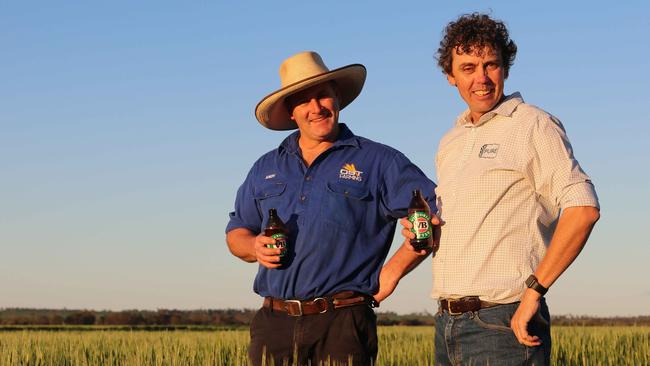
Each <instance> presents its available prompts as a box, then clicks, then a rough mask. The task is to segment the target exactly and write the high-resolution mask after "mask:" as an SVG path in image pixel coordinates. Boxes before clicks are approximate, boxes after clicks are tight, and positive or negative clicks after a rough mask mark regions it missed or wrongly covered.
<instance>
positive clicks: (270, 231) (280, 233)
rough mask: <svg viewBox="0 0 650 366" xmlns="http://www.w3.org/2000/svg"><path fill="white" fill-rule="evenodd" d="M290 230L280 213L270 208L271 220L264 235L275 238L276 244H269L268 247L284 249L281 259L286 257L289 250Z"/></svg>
mask: <svg viewBox="0 0 650 366" xmlns="http://www.w3.org/2000/svg"><path fill="white" fill-rule="evenodd" d="M288 234H289V230H287V227H286V226H285V225H284V222H282V220H281V219H280V217H278V213H277V211H276V210H275V209H274V208H271V209H269V221H268V222H267V224H266V227H265V228H264V236H269V237H271V238H273V239H275V244H267V245H266V247H267V248H279V249H282V251H281V252H280V254H279V256H280V260H282V258H283V257H284V255H285V254H286V252H287V237H288Z"/></svg>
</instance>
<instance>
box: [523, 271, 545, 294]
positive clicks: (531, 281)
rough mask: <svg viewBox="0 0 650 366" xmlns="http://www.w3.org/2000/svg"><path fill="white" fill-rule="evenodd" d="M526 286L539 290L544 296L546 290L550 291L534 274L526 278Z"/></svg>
mask: <svg viewBox="0 0 650 366" xmlns="http://www.w3.org/2000/svg"><path fill="white" fill-rule="evenodd" d="M526 287H528V288H532V289H533V290H535V291H537V292H539V294H540V295H542V296H544V294H545V293H546V291H548V289H547V288H546V287H544V286H542V285H540V284H539V281H537V277H535V275H534V274H532V275H530V277H528V279H527V280H526Z"/></svg>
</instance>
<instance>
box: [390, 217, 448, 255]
mask: <svg viewBox="0 0 650 366" xmlns="http://www.w3.org/2000/svg"><path fill="white" fill-rule="evenodd" d="M399 223H400V224H402V226H403V228H402V236H403V237H404V238H405V239H406V240H405V241H404V245H405V246H406V247H407V248H409V249H410V250H412V251H413V252H415V253H417V254H418V255H427V254H429V253H431V251H432V250H433V252H434V253H435V252H436V251H437V250H438V246H439V242H440V218H439V217H438V216H437V215H436V214H431V231H432V233H433V248H432V249H428V250H424V249H423V250H420V251H418V250H415V248H413V246H412V245H411V239H415V233H413V232H412V231H411V229H412V228H413V224H412V223H411V222H410V221H409V220H408V218H407V217H403V218H402V219H400V220H399Z"/></svg>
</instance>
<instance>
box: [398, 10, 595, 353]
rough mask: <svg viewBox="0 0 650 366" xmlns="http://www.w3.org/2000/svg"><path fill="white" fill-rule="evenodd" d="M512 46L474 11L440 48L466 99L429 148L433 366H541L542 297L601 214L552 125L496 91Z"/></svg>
mask: <svg viewBox="0 0 650 366" xmlns="http://www.w3.org/2000/svg"><path fill="white" fill-rule="evenodd" d="M516 52H517V46H516V45H515V43H514V42H513V41H512V40H511V39H510V38H509V35H508V30H507V29H506V26H505V25H504V24H503V23H502V22H501V21H496V20H494V19H492V18H490V16H488V15H485V14H477V13H474V14H469V15H463V16H461V17H459V18H458V19H457V20H456V21H454V22H451V23H449V24H448V26H447V27H446V29H445V32H444V37H443V39H442V41H441V42H440V48H439V49H438V54H437V58H438V64H439V66H440V67H441V68H442V70H443V72H444V73H445V74H446V76H447V80H448V81H449V84H451V85H452V86H454V87H456V88H457V89H458V92H459V94H460V96H461V98H462V99H463V100H464V101H465V103H466V104H467V106H468V109H467V110H466V111H465V112H463V113H462V114H461V115H460V116H459V117H458V119H457V120H456V123H455V125H454V127H453V128H452V129H451V130H450V131H449V132H448V133H447V134H446V135H445V136H444V137H443V138H442V140H441V142H440V146H439V149H438V152H437V155H436V168H437V169H436V170H437V174H438V187H437V188H436V196H437V206H438V210H439V215H440V219H441V220H442V225H441V227H440V230H441V233H440V235H441V237H440V247H439V250H438V252H437V253H436V254H435V256H434V259H433V291H432V297H434V298H436V299H438V300H439V303H440V308H439V311H438V313H437V314H436V335H435V352H436V355H435V358H436V364H439V365H451V364H453V365H457V364H477V365H486V364H491V365H505V364H508V365H510V364H548V363H549V361H550V349H551V347H550V346H551V336H550V323H549V322H550V316H549V312H548V307H547V305H546V302H545V299H544V297H543V295H544V294H545V293H546V291H547V289H548V288H549V287H550V286H551V285H552V284H553V283H554V282H555V281H556V280H557V278H558V277H559V276H560V275H561V274H562V273H563V272H564V271H565V270H566V269H567V267H568V266H569V265H570V264H571V263H572V262H573V261H574V259H575V258H576V257H577V256H578V254H579V253H580V251H581V250H582V248H583V246H584V245H585V243H586V241H587V238H588V237H589V234H590V233H591V230H592V228H593V226H594V224H595V223H596V221H597V220H598V218H599V216H600V214H599V205H598V199H597V197H596V193H595V190H594V186H593V184H592V183H591V180H590V179H589V177H588V176H587V175H586V174H585V172H584V171H583V170H582V169H581V168H580V165H579V164H578V162H577V160H576V159H575V158H574V156H573V151H572V148H571V145H570V143H569V140H568V138H567V135H566V133H565V130H564V128H563V126H562V124H561V123H560V121H559V120H558V119H557V118H555V117H554V116H552V115H550V114H549V113H547V112H545V111H543V110H542V109H540V108H537V107H535V106H533V105H530V104H527V103H525V102H524V100H523V99H522V96H521V94H520V93H512V94H510V95H505V94H504V82H505V79H506V78H507V77H508V72H509V71H510V67H511V66H512V64H513V61H514V59H515V55H516ZM401 222H402V225H404V226H405V227H406V229H404V230H403V231H402V233H403V235H405V236H407V237H409V236H412V234H410V233H409V232H408V228H410V225H409V223H408V222H406V221H405V220H402V221H401Z"/></svg>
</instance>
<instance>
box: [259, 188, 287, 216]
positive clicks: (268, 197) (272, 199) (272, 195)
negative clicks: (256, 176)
mask: <svg viewBox="0 0 650 366" xmlns="http://www.w3.org/2000/svg"><path fill="white" fill-rule="evenodd" d="M286 188H287V185H286V184H285V183H282V182H274V183H269V184H264V185H262V186H260V187H258V188H257V189H256V190H255V201H257V203H258V205H259V207H260V210H261V212H260V213H261V214H262V217H268V212H269V209H271V208H275V209H277V210H278V212H283V211H284V210H283V208H284V207H285V206H286V205H287V204H286V202H284V201H286V198H283V195H284V192H285V190H286Z"/></svg>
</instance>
